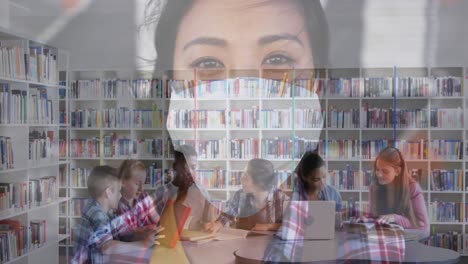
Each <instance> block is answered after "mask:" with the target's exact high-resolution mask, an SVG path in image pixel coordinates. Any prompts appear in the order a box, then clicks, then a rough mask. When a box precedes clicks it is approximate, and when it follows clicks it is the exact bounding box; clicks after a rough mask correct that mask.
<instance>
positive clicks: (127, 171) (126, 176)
mask: <svg viewBox="0 0 468 264" xmlns="http://www.w3.org/2000/svg"><path fill="white" fill-rule="evenodd" d="M133 170H143V171H146V167H145V164H143V162H141V161H139V160H131V159H128V160H125V161H124V162H122V164H120V168H119V174H118V175H119V178H120V179H121V180H130V178H131V177H132V171H133Z"/></svg>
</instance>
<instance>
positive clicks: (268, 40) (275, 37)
mask: <svg viewBox="0 0 468 264" xmlns="http://www.w3.org/2000/svg"><path fill="white" fill-rule="evenodd" d="M281 40H292V41H295V42H297V43H299V44H300V45H301V46H304V43H302V41H301V40H300V39H299V38H298V37H297V36H296V35H292V34H289V33H283V34H275V35H266V36H263V37H261V38H260V39H259V40H258V44H259V45H261V46H265V45H267V44H271V43H273V42H275V41H281Z"/></svg>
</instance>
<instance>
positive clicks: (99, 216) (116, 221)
mask: <svg viewBox="0 0 468 264" xmlns="http://www.w3.org/2000/svg"><path fill="white" fill-rule="evenodd" d="M120 187H121V183H120V180H119V178H118V176H117V171H116V170H115V169H114V168H112V167H110V166H97V167H95V168H94V169H93V170H92V171H91V173H90V175H89V178H88V192H89V194H90V196H91V199H90V200H89V201H88V203H87V204H86V206H85V208H84V210H83V214H82V217H81V219H80V221H79V224H78V227H77V232H76V233H75V255H74V257H73V259H72V263H105V262H107V261H106V255H110V254H119V253H124V252H132V251H144V250H146V249H147V248H148V247H150V246H152V245H153V244H154V241H155V238H156V237H155V235H156V231H151V232H148V233H147V235H146V237H145V238H144V240H141V241H136V242H121V241H118V237H119V236H124V235H128V234H129V233H130V230H129V228H128V227H129V225H128V223H127V222H128V219H129V216H128V214H123V215H121V216H119V217H114V216H113V215H112V214H111V213H109V212H110V211H111V210H115V209H116V208H117V205H118V202H119V199H120Z"/></svg>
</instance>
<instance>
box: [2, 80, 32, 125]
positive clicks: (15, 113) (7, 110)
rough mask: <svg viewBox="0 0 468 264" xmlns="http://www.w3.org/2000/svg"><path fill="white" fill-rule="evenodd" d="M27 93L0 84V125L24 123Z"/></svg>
mask: <svg viewBox="0 0 468 264" xmlns="http://www.w3.org/2000/svg"><path fill="white" fill-rule="evenodd" d="M26 98H27V91H25V90H19V89H11V87H10V84H8V83H0V124H24V123H26V122H27V121H26V104H27V102H26Z"/></svg>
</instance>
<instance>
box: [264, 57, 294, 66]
mask: <svg viewBox="0 0 468 264" xmlns="http://www.w3.org/2000/svg"><path fill="white" fill-rule="evenodd" d="M292 62H293V60H292V59H291V58H289V57H287V56H285V55H282V54H275V55H271V56H268V57H267V58H265V59H264V60H263V62H262V64H263V65H285V64H286V65H292V64H293V63H292Z"/></svg>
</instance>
